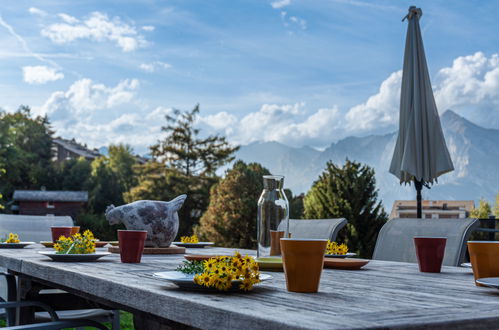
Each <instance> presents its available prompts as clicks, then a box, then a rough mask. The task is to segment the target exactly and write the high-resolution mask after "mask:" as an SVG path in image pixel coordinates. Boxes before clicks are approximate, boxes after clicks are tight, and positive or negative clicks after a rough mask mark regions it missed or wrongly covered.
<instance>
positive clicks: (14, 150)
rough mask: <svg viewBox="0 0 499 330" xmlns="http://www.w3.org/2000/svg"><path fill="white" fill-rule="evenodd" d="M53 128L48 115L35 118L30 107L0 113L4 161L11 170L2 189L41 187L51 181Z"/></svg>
mask: <svg viewBox="0 0 499 330" xmlns="http://www.w3.org/2000/svg"><path fill="white" fill-rule="evenodd" d="M51 135H52V131H51V129H50V124H49V121H48V119H47V117H40V116H37V117H34V116H32V115H31V110H30V108H29V107H27V106H21V107H19V109H18V110H17V111H16V112H14V113H6V112H0V155H1V157H0V158H1V159H2V160H0V162H2V163H3V164H1V166H2V167H3V168H4V169H5V170H6V171H7V173H9V175H8V176H7V177H6V178H5V180H2V182H1V184H2V186H1V187H0V189H1V190H2V191H3V192H4V193H5V195H7V196H8V197H10V196H11V194H12V192H13V191H14V189H39V188H40V187H41V186H42V185H45V183H46V182H47V181H48V180H49V176H50V173H49V172H48V171H47V169H48V168H50V164H51V157H52V154H51V146H52V136H51Z"/></svg>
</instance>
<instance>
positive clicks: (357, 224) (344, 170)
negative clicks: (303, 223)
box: [304, 159, 387, 257]
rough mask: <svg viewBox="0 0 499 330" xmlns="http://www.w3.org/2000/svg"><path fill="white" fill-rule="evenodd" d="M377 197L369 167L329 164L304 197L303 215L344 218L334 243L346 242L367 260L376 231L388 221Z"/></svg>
mask: <svg viewBox="0 0 499 330" xmlns="http://www.w3.org/2000/svg"><path fill="white" fill-rule="evenodd" d="M377 198H378V191H377V189H376V179H375V177H374V170H373V169H372V168H370V167H369V166H367V165H362V164H360V163H357V162H352V161H350V160H348V159H347V160H346V162H345V164H344V165H343V167H340V166H337V165H336V164H334V163H333V162H331V161H330V162H328V163H327V165H326V169H325V171H324V172H323V173H322V174H321V175H320V176H319V179H318V180H317V181H315V182H314V184H313V185H312V188H311V189H310V190H309V191H308V193H307V194H306V196H305V198H304V216H305V218H306V219H328V218H346V219H347V220H348V224H347V225H346V228H345V229H343V230H341V231H340V233H339V234H338V238H337V240H338V241H340V242H342V243H346V244H347V245H348V247H349V249H350V250H351V251H354V252H357V253H359V254H360V255H361V256H363V257H370V256H371V254H372V252H373V250H374V245H375V243H376V238H377V235H378V232H379V230H380V229H381V227H382V226H383V224H384V223H385V222H386V221H387V214H386V213H385V211H384V209H383V207H382V205H381V202H380V201H378V200H377Z"/></svg>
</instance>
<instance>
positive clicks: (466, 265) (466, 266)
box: [461, 262, 471, 268]
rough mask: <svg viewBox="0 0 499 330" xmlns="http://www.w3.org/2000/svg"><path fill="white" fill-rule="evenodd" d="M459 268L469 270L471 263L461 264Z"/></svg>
mask: <svg viewBox="0 0 499 330" xmlns="http://www.w3.org/2000/svg"><path fill="white" fill-rule="evenodd" d="M461 267H464V268H471V262H464V263H462V264H461Z"/></svg>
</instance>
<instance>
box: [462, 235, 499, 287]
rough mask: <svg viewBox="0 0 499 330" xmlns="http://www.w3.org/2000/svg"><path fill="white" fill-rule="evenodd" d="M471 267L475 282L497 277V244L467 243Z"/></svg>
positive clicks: (498, 268) (498, 244)
mask: <svg viewBox="0 0 499 330" xmlns="http://www.w3.org/2000/svg"><path fill="white" fill-rule="evenodd" d="M468 251H469V252H470V261H471V267H472V268H473V276H474V277H475V284H476V285H477V286H483V285H481V284H478V283H477V282H476V280H478V279H479V278H484V277H499V262H498V260H499V242H494V241H469V242H468Z"/></svg>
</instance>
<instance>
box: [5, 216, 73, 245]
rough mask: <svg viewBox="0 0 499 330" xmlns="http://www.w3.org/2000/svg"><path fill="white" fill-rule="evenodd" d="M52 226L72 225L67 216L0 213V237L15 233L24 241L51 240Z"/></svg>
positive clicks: (71, 220)
mask: <svg viewBox="0 0 499 330" xmlns="http://www.w3.org/2000/svg"><path fill="white" fill-rule="evenodd" d="M52 226H73V219H71V217H69V216H38V215H13V214H0V238H3V237H4V236H8V235H9V233H16V234H18V235H19V238H20V239H21V240H22V241H25V242H40V241H52V233H51V230H50V227H52Z"/></svg>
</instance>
